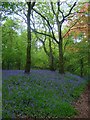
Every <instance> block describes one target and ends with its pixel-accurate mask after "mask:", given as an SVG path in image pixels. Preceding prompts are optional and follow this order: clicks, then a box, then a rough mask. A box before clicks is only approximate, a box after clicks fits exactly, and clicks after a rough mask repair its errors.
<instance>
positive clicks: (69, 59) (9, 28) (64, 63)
mask: <svg viewBox="0 0 90 120" xmlns="http://www.w3.org/2000/svg"><path fill="white" fill-rule="evenodd" d="M0 4H1V6H2V15H1V20H2V22H1V28H2V69H8V70H10V69H19V70H22V69H24V70H25V73H29V72H30V70H31V69H50V70H52V71H53V70H58V71H59V73H61V74H64V73H65V72H67V71H68V72H71V73H74V74H78V75H81V76H87V75H88V74H89V67H88V64H89V53H90V51H89V46H90V44H89V30H90V28H89V18H90V15H89V14H90V13H89V7H90V3H89V2H88V1H86V0H85V1H83V0H73V1H72V0H67V1H66V0H60V1H59V0H58V1H55V2H52V1H50V2H46V1H45V2H37V1H25V2H20V1H19V2H1V3H0Z"/></svg>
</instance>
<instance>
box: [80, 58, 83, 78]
mask: <svg viewBox="0 0 90 120" xmlns="http://www.w3.org/2000/svg"><path fill="white" fill-rule="evenodd" d="M80 68H81V70H80V73H81V77H83V58H81V59H80Z"/></svg>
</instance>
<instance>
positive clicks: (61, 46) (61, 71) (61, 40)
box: [58, 23, 64, 74]
mask: <svg viewBox="0 0 90 120" xmlns="http://www.w3.org/2000/svg"><path fill="white" fill-rule="evenodd" d="M58 36H59V44H58V48H59V73H61V74H64V61H63V39H62V35H61V26H60V23H59V24H58Z"/></svg>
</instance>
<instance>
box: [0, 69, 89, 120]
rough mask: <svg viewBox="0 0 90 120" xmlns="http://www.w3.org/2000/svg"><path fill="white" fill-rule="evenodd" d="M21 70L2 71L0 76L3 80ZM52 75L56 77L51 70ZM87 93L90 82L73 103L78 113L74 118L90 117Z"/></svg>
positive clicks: (40, 72)
mask: <svg viewBox="0 0 90 120" xmlns="http://www.w3.org/2000/svg"><path fill="white" fill-rule="evenodd" d="M23 72H24V71H23ZM23 72H22V71H18V70H16V71H3V74H2V78H3V80H4V79H7V78H8V77H9V76H12V75H17V74H18V73H19V74H22V75H23ZM36 72H37V73H38V72H39V74H42V71H37V70H35V71H34V73H35V74H36ZM46 72H47V73H48V71H47V70H46V71H43V74H45V73H46ZM50 73H51V72H50ZM50 73H48V75H50ZM52 76H53V80H54V79H56V78H54V77H55V75H54V72H52ZM45 79H46V78H45ZM89 95H90V84H89V85H88V86H87V88H86V89H85V91H84V93H83V94H82V95H81V96H80V97H79V99H78V100H77V101H75V102H74V103H73V105H74V106H75V108H76V109H77V110H78V115H76V116H75V117H74V118H86V119H87V118H90V115H89V112H90V111H89V110H90V109H89V107H90V96H89ZM30 120H31V119H30Z"/></svg>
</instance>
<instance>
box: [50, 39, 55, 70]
mask: <svg viewBox="0 0 90 120" xmlns="http://www.w3.org/2000/svg"><path fill="white" fill-rule="evenodd" d="M49 49H50V55H49V59H50V70H52V71H53V70H55V69H54V57H53V52H52V45H51V40H50V38H49Z"/></svg>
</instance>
